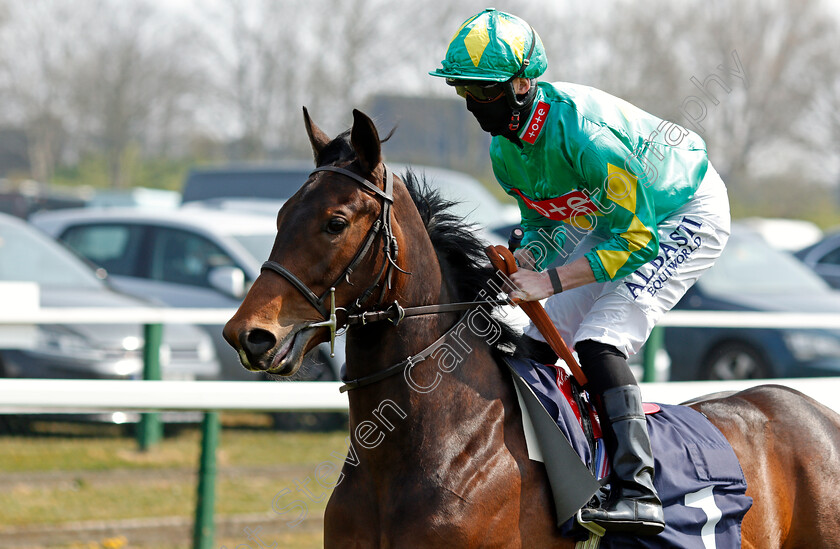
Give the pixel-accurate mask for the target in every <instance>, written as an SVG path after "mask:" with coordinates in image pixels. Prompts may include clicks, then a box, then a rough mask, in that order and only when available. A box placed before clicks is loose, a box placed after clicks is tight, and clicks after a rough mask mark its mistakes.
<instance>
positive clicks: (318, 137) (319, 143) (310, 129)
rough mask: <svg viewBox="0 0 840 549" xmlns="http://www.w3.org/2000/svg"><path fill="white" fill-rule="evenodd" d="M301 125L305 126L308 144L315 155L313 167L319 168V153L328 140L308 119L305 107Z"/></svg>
mask: <svg viewBox="0 0 840 549" xmlns="http://www.w3.org/2000/svg"><path fill="white" fill-rule="evenodd" d="M303 123H304V125H305V126H306V134H307V135H308V136H309V143H310V144H311V145H312V153H313V154H314V155H315V165H316V166H319V165H320V163H319V157H320V155H321V151H322V150H324V147H326V146H327V145H328V144H329V142H330V138H329V137H327V134H325V133H324V132H323V131H321V128H319V127H318V126H316V125H315V122H313V121H312V119H311V118H309V111H307V110H306V107H304V108H303Z"/></svg>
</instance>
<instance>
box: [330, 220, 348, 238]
mask: <svg viewBox="0 0 840 549" xmlns="http://www.w3.org/2000/svg"><path fill="white" fill-rule="evenodd" d="M346 228H347V220H346V219H343V218H341V217H333V218H332V219H330V220H329V221H327V232H328V233H330V234H338V233H340V232H341V231H343V230H344V229H346Z"/></svg>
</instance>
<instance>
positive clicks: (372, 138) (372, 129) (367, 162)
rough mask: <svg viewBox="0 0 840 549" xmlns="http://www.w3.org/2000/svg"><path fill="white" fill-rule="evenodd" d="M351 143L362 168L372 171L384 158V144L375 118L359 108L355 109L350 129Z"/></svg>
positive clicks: (368, 171)
mask: <svg viewBox="0 0 840 549" xmlns="http://www.w3.org/2000/svg"><path fill="white" fill-rule="evenodd" d="M350 143H351V144H352V145H353V149H354V150H355V151H356V156H358V157H359V163H360V164H361V165H362V170H364V171H365V172H366V173H371V172H372V171H373V170H374V169H375V168H376V166H378V165H379V162H380V161H381V160H382V146H381V144H380V141H379V132H377V131H376V126H374V124H373V120H371V119H370V117H368V115H366V114H365V113H363V112H362V111H360V110H358V109H353V129H352V130H351V131H350Z"/></svg>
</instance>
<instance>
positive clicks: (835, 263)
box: [795, 232, 840, 288]
mask: <svg viewBox="0 0 840 549" xmlns="http://www.w3.org/2000/svg"><path fill="white" fill-rule="evenodd" d="M795 255H796V257H798V258H799V259H800V260H801V261H802V262H803V263H805V265H807V266H808V267H810V268H811V269H813V270H814V272H815V273H817V274H818V275H819V276H821V277H822V278H823V280H825V281H826V282H828V284H829V285H831V287H832V288H840V232H836V233H832V234H829V235H826V237H825V238H823V239H822V240H820V241H819V242H816V243H814V244H812V245H810V246H808V247H807V248H804V249H802V250H799V251H798V252H796V254H795Z"/></svg>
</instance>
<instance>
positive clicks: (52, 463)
mask: <svg viewBox="0 0 840 549" xmlns="http://www.w3.org/2000/svg"><path fill="white" fill-rule="evenodd" d="M260 417H263V416H259V415H254V416H247V415H244V414H232V415H230V414H223V416H222V421H223V426H224V427H223V430H222V433H221V437H220V444H219V448H218V450H217V454H216V455H217V463H218V469H219V472H220V473H222V474H221V475H220V476H219V477H218V478H217V480H216V499H215V512H216V515H217V516H220V515H237V514H254V513H257V514H260V513H265V514H267V516H273V515H272V514H271V511H272V504H274V505H275V506H276V507H275V508H276V509H281V508H283V507H284V506H286V505H288V504H289V503H290V502H291V501H293V500H297V499H301V498H302V497H303V496H302V495H301V494H300V493H299V492H297V491H296V485H302V484H304V483H305V482H306V479H307V477H309V478H310V479H311V482H310V483H309V488H310V490H311V493H312V494H313V496H315V498H316V499H317V498H321V500H320V501H315V500H312V499H307V500H306V501H307V503H308V508H309V511H310V512H311V513H312V514H313V515H315V514H320V513H321V512H322V511H323V509H324V507H325V506H326V501H327V499H328V496H329V489H326V488H323V487H321V486H319V485H317V484H316V483H315V482H314V479H315V475H314V472H315V468H316V467H317V465H318V464H320V463H323V462H327V461H329V462H332V463H333V464H335V465H336V466H338V465H340V463H341V459H340V458H336V457H335V455H338V456H343V455H344V454H345V453H346V448H347V447H346V441H345V439H346V437H347V433H346V432H343V431H336V432H328V433H309V432H280V431H275V430H273V429H271V428H269V427H267V426H265V425H263V424H262V423H261V422H262V420H261V419H259V418H260ZM200 442H201V433H200V430H199V428H198V427H194V428H193V427H190V428H185V429H181V430H179V431H177V432H176V433H175V434H172V435H169V436H167V437H165V438H164V439H163V440H162V441H161V442H160V443H159V444H158V445H156V446H154V447H153V448H152V449H150V450H149V451H147V452H141V451H139V450H138V446H137V442H136V440H135V439H134V438H132V437H130V436H127V435H125V434H124V432H122V431H121V430H119V429H115V428H114V427H113V426H110V427H102V426H91V425H74V424H63V423H47V422H39V423H36V424H33V425H32V432H31V433H21V432H19V433H18V434H16V435H14V436H10V435H7V434H3V435H0V480H2V482H3V483H4V484H3V486H4V487H3V489H2V490H0V510H2V512H0V538H2V532H3V530H4V529H7V528H14V527H27V526H28V527H32V526H38V525H47V524H62V523H70V522H75V521H91V520H101V521H109V520H120V519H129V518H151V517H185V518H191V517H192V516H193V510H194V507H195V501H196V480H195V477H194V476H192V475H183V474H180V473H177V474H176V473H173V470H177V471H181V472H183V471H184V470H191V471H194V470H196V469H197V464H198V459H199V451H200ZM334 454H335V455H334ZM273 465H283V466H285V467H277V468H272V467H270V466H273ZM241 467H259V468H258V469H250V470H245V471H241V470H239V471H237V470H236V468H241ZM109 470H122V471H128V472H127V474H120V475H118V476H113V475H112V476H110V477H108V479H104V475H99V473H100V472H104V471H109ZM226 470H227V471H230V473H231V474H225V471H226ZM60 471H66V472H69V473H70V474H69V475H68V476H62V477H61V480H60V481H56V482H53V481H51V480H50V481H44V480H43V479H41V480H37V479H36V480H27V477H26V476H25V475H26V474H28V473H47V472H49V473H52V472H60ZM158 471H159V472H160V473H161V474H160V475H158V476H156V475H155V473H156V472H158ZM164 472H167V473H168V474H166V475H164V474H163V473H164ZM337 474H338V473H337V470H336V472H335V473H334V474H333V478H334V477H335V475H337ZM16 475H19V476H20V478H21V481H20V482H17V481H16V479H15V476H16ZM29 478H30V479H31V477H29ZM283 490H287V491H288V493H284V494H281V492H282V491H283ZM274 516H276V517H277V520H278V521H283V520H288V517H284V516H281V515H274ZM217 538H218V536H217ZM266 539H270V540H271V542H272V543H273V542H275V541H276V542H277V543H278V545H277V547H282V548H288V549H310V548H314V547H321V546H322V545H323V541H322V534H321V533H320V532H312V531H311V530H304V529H302V528H288V529H287V531H281V532H280V533H279V534H276V535H274V536H273V537H271V538H266ZM244 543H247V540H246V539H245V538H244V537H243V538H241V539H221V538H218V539H216V540H215V544H214V547H216V548H219V547H222V546H227V547H228V549H235V548H236V547H240V548H242V547H243V545H242V544H244ZM269 545H270V544H269ZM251 546H252V547H253V546H254V545H253V543H252V545H251ZM50 547H53V546H50ZM59 547H74V548H81V547H84V548H97V549H98V548H102V549H120V548H121V547H131V548H135V547H138V548H141V549H143V548H144V547H146V546H143V545H137V544H136V543H135V542H134V541H131V542H130V543H128V542H126V541H125V540H121V539H119V538H111V539H103V540H99V541H86V542H84V543H81V542H80V543H78V544H74V545H64V546H59ZM151 547H152V546H149V548H150V549H151ZM170 547H171V549H176V548H177V549H180V548H182V547H183V548H186V547H189V544H186V543H185V544H173V545H171V546H161V545H160V544H156V545H154V549H170Z"/></svg>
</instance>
